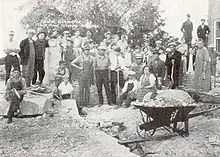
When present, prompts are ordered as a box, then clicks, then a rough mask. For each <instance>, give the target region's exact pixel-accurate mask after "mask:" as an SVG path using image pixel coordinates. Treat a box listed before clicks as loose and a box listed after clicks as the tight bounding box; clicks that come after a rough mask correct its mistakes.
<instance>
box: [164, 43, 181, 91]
mask: <svg viewBox="0 0 220 157" xmlns="http://www.w3.org/2000/svg"><path fill="white" fill-rule="evenodd" d="M166 52H167V56H166V61H165V65H166V68H167V76H168V78H169V79H170V80H171V81H172V82H173V85H172V87H171V88H172V89H175V88H177V87H178V85H179V79H180V78H179V74H180V64H181V53H180V52H179V51H177V50H176V48H175V46H174V44H170V45H169V48H167V49H166Z"/></svg>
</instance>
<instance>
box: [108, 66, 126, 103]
mask: <svg viewBox="0 0 220 157" xmlns="http://www.w3.org/2000/svg"><path fill="white" fill-rule="evenodd" d="M117 83H118V75H117V72H116V71H114V70H111V96H112V103H113V104H116V97H117V96H116V89H117ZM124 83H125V81H124V76H123V72H122V71H119V86H120V88H123V86H124Z"/></svg>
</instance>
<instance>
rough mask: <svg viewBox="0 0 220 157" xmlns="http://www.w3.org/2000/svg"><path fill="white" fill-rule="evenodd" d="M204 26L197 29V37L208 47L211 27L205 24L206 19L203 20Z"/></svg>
mask: <svg viewBox="0 0 220 157" xmlns="http://www.w3.org/2000/svg"><path fill="white" fill-rule="evenodd" d="M201 22H202V24H201V25H199V27H198V28H197V36H198V38H199V39H202V40H203V41H204V46H205V47H207V46H208V36H209V33H210V29H209V26H208V25H206V24H205V19H204V18H203V19H201Z"/></svg>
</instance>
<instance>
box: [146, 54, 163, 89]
mask: <svg viewBox="0 0 220 157" xmlns="http://www.w3.org/2000/svg"><path fill="white" fill-rule="evenodd" d="M153 55H154V59H153V60H152V61H151V62H150V64H149V70H150V71H152V73H153V74H154V76H155V77H156V87H157V88H158V89H160V88H161V86H162V82H163V80H164V77H165V72H166V66H165V63H164V62H163V61H162V60H161V59H160V57H159V51H154V52H153Z"/></svg>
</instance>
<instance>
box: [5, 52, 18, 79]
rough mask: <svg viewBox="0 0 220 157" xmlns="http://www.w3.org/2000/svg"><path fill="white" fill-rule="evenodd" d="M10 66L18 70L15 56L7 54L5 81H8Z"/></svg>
mask: <svg viewBox="0 0 220 157" xmlns="http://www.w3.org/2000/svg"><path fill="white" fill-rule="evenodd" d="M12 67H13V68H14V69H16V70H19V71H20V64H19V60H18V57H17V56H12V55H7V56H6V57H5V71H6V78H5V83H6V82H7V81H8V79H9V77H10V73H11V69H12Z"/></svg>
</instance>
